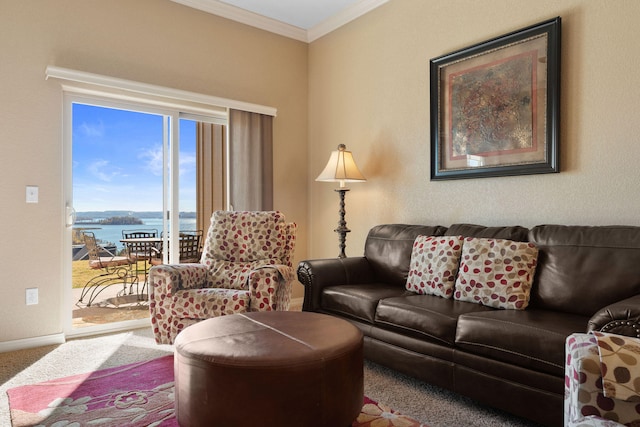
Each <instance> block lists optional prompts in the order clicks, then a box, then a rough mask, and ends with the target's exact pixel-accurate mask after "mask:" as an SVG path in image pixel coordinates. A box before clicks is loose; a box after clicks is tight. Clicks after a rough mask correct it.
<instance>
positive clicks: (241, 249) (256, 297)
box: [149, 211, 297, 344]
mask: <svg viewBox="0 0 640 427" xmlns="http://www.w3.org/2000/svg"><path fill="white" fill-rule="evenodd" d="M296 230H297V226H296V224H295V223H285V217H284V215H283V214H282V213H281V212H277V211H252V212H229V211H216V212H214V213H213V215H212V216H211V225H210V227H209V231H208V232H207V236H206V239H205V243H204V248H203V251H202V257H201V259H200V263H198V264H170V265H159V266H154V267H152V268H151V270H150V272H149V283H150V289H149V310H150V312H151V323H152V326H153V332H154V335H155V339H156V342H157V343H158V344H172V343H173V340H174V339H175V337H176V336H177V335H178V333H179V332H180V331H181V330H182V329H184V328H186V327H187V326H189V325H191V324H194V323H196V322H199V321H201V320H204V319H208V318H211V317H217V316H223V315H226V314H234V313H242V312H247V311H272V310H280V311H285V310H288V309H289V304H290V301H291V286H292V284H293V281H294V280H295V272H294V270H293V254H294V249H295V236H296Z"/></svg>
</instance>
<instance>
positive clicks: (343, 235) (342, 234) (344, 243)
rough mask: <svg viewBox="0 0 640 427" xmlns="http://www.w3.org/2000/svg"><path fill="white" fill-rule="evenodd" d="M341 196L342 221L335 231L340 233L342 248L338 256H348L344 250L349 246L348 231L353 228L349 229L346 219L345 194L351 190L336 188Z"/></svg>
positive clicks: (339, 240) (339, 245)
mask: <svg viewBox="0 0 640 427" xmlns="http://www.w3.org/2000/svg"><path fill="white" fill-rule="evenodd" d="M335 191H337V192H338V194H339V196H340V211H339V213H340V221H338V228H336V229H335V230H333V231H335V232H336V233H338V242H339V244H338V247H339V248H340V253H339V254H338V258H346V257H347V255H346V254H345V252H344V250H345V249H346V247H347V233H349V232H350V231H351V230H349V229H348V228H347V221H346V220H345V219H344V216H345V214H346V211H345V209H344V195H345V193H346V192H347V191H349V189H348V188H336V190H335Z"/></svg>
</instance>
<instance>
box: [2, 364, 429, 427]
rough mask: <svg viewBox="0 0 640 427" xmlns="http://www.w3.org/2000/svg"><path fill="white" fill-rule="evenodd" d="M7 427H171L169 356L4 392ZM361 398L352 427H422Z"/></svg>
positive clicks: (171, 388)
mask: <svg viewBox="0 0 640 427" xmlns="http://www.w3.org/2000/svg"><path fill="white" fill-rule="evenodd" d="M7 394H8V396H9V407H10V411H11V420H12V425H13V427H23V426H24V427H26V426H31V425H34V424H43V425H52V424H54V423H60V424H59V425H67V424H71V423H78V424H79V425H87V424H90V423H102V424H107V425H125V424H126V425H129V426H166V427H177V426H178V423H177V421H176V418H175V414H174V384H173V356H172V355H168V356H163V357H160V358H157V359H153V360H149V361H144V362H138V363H132V364H128V365H124V366H119V367H114V368H108V369H102V370H98V371H94V372H88V373H85V374H80V375H73V376H70V377H65V378H59V379H56V380H51V381H45V382H42V383H38V384H33V385H25V386H21V387H15V388H12V389H9V390H8V391H7ZM422 426H423V424H420V423H419V422H417V421H415V420H413V419H411V418H409V417H407V416H404V415H402V414H400V413H397V412H396V411H394V410H392V409H391V408H389V407H387V406H385V405H384V404H381V403H378V402H375V401H374V400H371V399H369V398H367V397H365V399H364V405H363V408H362V412H361V413H360V415H359V416H358V418H357V420H356V421H354V423H353V427H422Z"/></svg>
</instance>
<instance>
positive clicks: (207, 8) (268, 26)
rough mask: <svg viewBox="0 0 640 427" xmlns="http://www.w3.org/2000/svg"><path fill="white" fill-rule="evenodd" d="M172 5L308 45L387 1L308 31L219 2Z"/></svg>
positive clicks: (361, 5) (363, 2) (376, 0)
mask: <svg viewBox="0 0 640 427" xmlns="http://www.w3.org/2000/svg"><path fill="white" fill-rule="evenodd" d="M171 1H173V2H175V3H180V4H182V5H184V6H188V7H191V8H194V9H198V10H201V11H203V12H207V13H211V14H213V15H217V16H221V17H223V18H227V19H231V20H232V21H236V22H240V23H241V24H246V25H250V26H252V27H256V28H260V29H261V30H265V31H269V32H271V33H275V34H279V35H281V36H284V37H288V38H291V39H294V40H298V41H302V42H305V43H310V42H312V41H314V40H317V39H319V38H320V37H322V36H324V35H326V34H328V33H330V32H332V31H334V30H336V29H338V28H340V27H341V26H343V25H345V24H347V23H349V22H351V21H353V20H354V19H356V18H359V17H360V16H362V15H364V14H366V13H368V12H370V11H372V10H373V9H375V8H377V7H378V6H381V5H382V4H384V3H387V2H388V1H389V0H360V1H358V2H357V3H354V4H353V5H351V6H349V7H348V8H346V9H344V10H343V11H341V12H339V13H337V14H336V15H334V16H332V17H331V18H329V19H327V20H325V21H323V22H321V23H320V24H318V25H316V26H314V27H312V28H310V29H309V30H305V29H303V28H300V27H296V26H294V25H290V24H286V23H284V22H280V21H278V20H275V19H271V18H267V17H266V16H262V15H259V14H257V13H253V12H250V11H248V10H245V9H241V8H239V7H236V6H232V5H230V4H227V3H223V2H221V1H218V0H171Z"/></svg>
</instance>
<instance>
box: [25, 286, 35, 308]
mask: <svg viewBox="0 0 640 427" xmlns="http://www.w3.org/2000/svg"><path fill="white" fill-rule="evenodd" d="M26 303H27V305H36V304H38V288H27V295H26Z"/></svg>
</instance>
